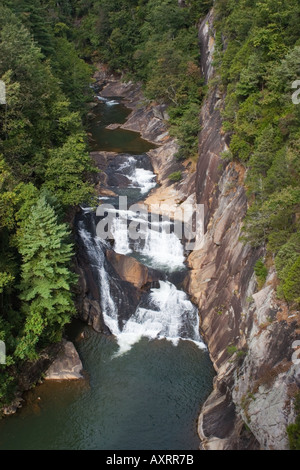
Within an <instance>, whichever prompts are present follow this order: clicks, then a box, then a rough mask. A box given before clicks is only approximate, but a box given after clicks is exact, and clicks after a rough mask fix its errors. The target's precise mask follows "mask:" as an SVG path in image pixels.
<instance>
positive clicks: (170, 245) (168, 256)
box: [140, 227, 185, 271]
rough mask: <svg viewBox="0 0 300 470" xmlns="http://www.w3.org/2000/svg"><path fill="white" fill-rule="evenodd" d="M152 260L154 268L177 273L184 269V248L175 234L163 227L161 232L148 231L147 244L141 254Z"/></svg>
mask: <svg viewBox="0 0 300 470" xmlns="http://www.w3.org/2000/svg"><path fill="white" fill-rule="evenodd" d="M140 253H141V254H142V255H143V256H146V257H148V258H150V259H152V263H151V264H152V266H153V267H156V268H159V269H161V268H165V269H167V270H168V271H176V270H178V269H182V268H184V260H185V258H184V254H183V246H182V244H181V241H180V240H179V238H178V237H177V236H176V235H175V233H169V232H168V230H165V228H164V227H163V228H162V230H161V231H156V230H150V229H149V230H147V232H146V238H145V244H144V247H143V248H142V250H141V252H140Z"/></svg>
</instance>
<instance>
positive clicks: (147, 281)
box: [106, 250, 161, 289]
mask: <svg viewBox="0 0 300 470" xmlns="http://www.w3.org/2000/svg"><path fill="white" fill-rule="evenodd" d="M106 257H107V259H108V261H109V262H110V263H111V265H112V266H113V268H114V269H115V271H116V272H117V274H118V275H119V276H120V278H121V279H122V280H123V281H126V282H129V283H130V284H133V285H134V286H135V287H136V288H138V289H143V288H147V287H153V286H154V285H156V284H157V282H158V281H159V280H160V279H161V274H160V273H159V272H158V271H156V270H155V269H151V268H147V266H144V265H143V264H141V263H139V261H137V260H136V259H135V258H132V257H131V256H126V255H121V254H118V253H115V252H114V251H113V250H107V252H106Z"/></svg>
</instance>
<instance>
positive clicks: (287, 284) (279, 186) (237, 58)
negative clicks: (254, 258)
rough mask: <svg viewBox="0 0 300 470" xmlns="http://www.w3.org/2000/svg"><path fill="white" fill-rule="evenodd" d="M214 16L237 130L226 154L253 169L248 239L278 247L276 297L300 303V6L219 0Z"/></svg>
mask: <svg viewBox="0 0 300 470" xmlns="http://www.w3.org/2000/svg"><path fill="white" fill-rule="evenodd" d="M215 14H216V21H215V27H216V30H217V34H216V36H217V41H216V47H217V52H216V60H215V61H216V66H217V67H218V68H219V73H220V76H221V80H222V86H223V88H224V89H225V91H226V100H225V109H224V110H223V111H222V114H223V119H224V125H223V128H224V131H226V132H229V133H230V135H231V143H230V147H229V151H228V152H226V155H225V157H226V158H227V159H229V160H237V161H240V162H242V163H243V165H244V166H246V168H247V180H246V184H247V192H248V197H249V202H250V204H249V206H250V207H249V210H248V213H247V217H246V219H245V224H244V233H245V239H246V240H247V241H249V242H250V243H251V244H252V245H253V246H261V245H267V249H268V250H269V251H270V252H272V253H274V255H275V264H276V269H277V272H278V276H279V278H280V281H281V285H280V286H279V289H278V295H279V296H280V297H281V298H284V299H286V300H288V301H289V302H290V303H293V302H295V303H298V301H299V293H298V292H299V289H298V287H297V282H298V281H297V279H298V264H297V256H298V255H299V251H295V252H293V249H294V248H293V247H295V245H294V244H295V234H296V233H297V232H298V231H299V218H298V213H299V202H300V199H299V194H300V193H299V190H300V186H299V181H300V178H299V176H300V174H299V170H300V144H299V138H300V135H299V125H300V106H296V105H294V104H293V103H292V88H291V86H292V83H293V82H294V81H295V80H297V79H299V78H300V54H299V51H300V46H299V41H300V34H299V29H298V28H297V27H296V24H298V23H299V20H300V4H299V2H298V1H297V0H287V1H282V2H276V3H274V2H272V1H271V0H264V1H263V2H256V1H250V0H237V1H236V2H232V1H224V0H217V1H216V2H215ZM224 39H225V41H224ZM225 44H226V47H225ZM281 250H282V251H281ZM292 252H293V253H292ZM279 253H280V254H279ZM295 258H296V259H295ZM282 259H285V262H286V263H285V266H283V265H282ZM262 282H263V277H262V278H261V283H262Z"/></svg>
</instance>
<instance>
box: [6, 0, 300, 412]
mask: <svg viewBox="0 0 300 470" xmlns="http://www.w3.org/2000/svg"><path fill="white" fill-rule="evenodd" d="M181 3H182V5H179V4H178V1H177V0H61V1H60V2H57V1H54V0H48V1H46V0H28V1H25V0H3V1H2V5H1V7H0V10H1V11H0V80H2V81H3V82H4V83H5V85H6V96H7V103H6V105H0V171H1V187H0V302H1V315H0V340H3V341H5V344H6V345H7V353H8V357H7V363H6V365H5V366H4V365H3V366H2V367H1V379H0V402H2V403H5V402H6V401H7V400H8V397H9V396H10V394H11V393H12V391H13V390H14V387H15V378H16V376H17V373H18V370H20V369H21V368H22V365H23V364H24V361H26V360H31V361H32V360H34V359H36V358H37V357H38V354H39V352H40V351H41V350H42V349H43V348H44V347H45V346H46V345H48V344H50V343H52V342H55V341H58V340H59V339H60V338H61V336H62V332H63V328H64V326H65V325H66V324H67V323H68V322H70V319H71V317H72V315H75V314H76V312H75V308H74V299H73V297H74V289H75V286H76V282H77V280H76V276H74V274H73V270H72V262H73V257H74V250H75V247H74V243H73V240H72V233H71V227H70V223H69V222H70V217H71V214H72V210H73V208H74V207H76V205H78V204H80V203H82V202H84V201H85V202H86V201H88V200H92V198H93V195H94V190H93V185H92V184H91V175H92V174H93V171H95V170H94V168H93V166H92V163H91V160H90V158H89V153H88V143H87V140H86V130H85V123H86V113H87V109H88V107H87V103H88V102H89V101H90V100H91V99H92V92H91V88H90V85H91V84H92V76H93V71H94V65H95V64H97V63H100V62H101V63H104V64H106V65H107V66H108V67H109V68H110V69H111V71H113V72H115V73H117V74H122V75H123V76H124V78H125V79H127V80H134V81H139V82H142V83H143V87H144V94H145V97H146V98H147V99H148V100H155V101H157V102H163V103H166V104H167V105H168V113H169V115H170V121H169V126H170V133H171V134H172V135H174V136H175V137H176V138H177V139H178V144H179V146H178V148H179V150H178V153H177V154H176V155H175V158H177V159H179V160H180V159H187V158H191V159H194V160H196V159H197V152H198V139H197V137H198V133H199V130H200V129H199V113H200V108H201V103H202V100H203V98H204V96H205V94H206V92H207V87H206V86H205V85H204V82H203V79H202V77H201V73H200V62H199V59H200V57H199V45H198V36H197V25H198V24H199V21H200V19H202V18H203V17H204V16H205V15H206V13H207V12H208V10H209V9H210V8H211V6H212V4H213V2H212V0H190V1H186V2H181ZM214 7H215V35H216V51H215V56H214V66H215V69H216V75H215V78H214V79H213V82H212V83H211V84H210V85H209V86H211V87H213V86H218V87H219V89H220V91H221V93H222V95H223V96H224V97H225V105H224V109H223V111H222V118H223V129H222V131H223V132H224V133H226V134H227V135H228V136H229V138H230V146H229V150H228V151H226V152H224V154H223V155H222V158H223V159H224V161H225V162H229V161H235V162H238V163H239V164H241V165H242V166H243V167H244V168H245V169H246V172H247V178H246V189H247V195H248V206H249V209H248V214H247V217H246V220H245V224H244V240H245V242H249V243H251V244H252V245H253V246H254V247H257V246H264V247H265V256H264V258H262V259H261V260H260V261H259V262H258V263H257V265H256V267H255V272H256V275H257V278H258V280H259V283H260V285H261V286H262V285H263V284H264V281H265V279H266V276H267V273H268V270H269V269H270V267H271V266H275V268H276V271H277V274H278V279H279V283H278V289H277V295H278V297H279V298H281V299H283V300H284V301H286V302H287V303H288V304H289V306H290V307H291V308H293V307H297V306H299V304H300V231H299V224H300V183H299V181H300V178H299V172H300V157H299V152H300V131H299V129H300V105H295V104H294V103H293V100H292V94H293V92H294V91H295V90H293V89H292V83H293V82H294V81H295V80H297V79H300V31H299V24H300V4H299V2H298V0H280V1H276V2H274V1H272V0H261V1H257V0H238V1H236V0H216V1H215V2H214Z"/></svg>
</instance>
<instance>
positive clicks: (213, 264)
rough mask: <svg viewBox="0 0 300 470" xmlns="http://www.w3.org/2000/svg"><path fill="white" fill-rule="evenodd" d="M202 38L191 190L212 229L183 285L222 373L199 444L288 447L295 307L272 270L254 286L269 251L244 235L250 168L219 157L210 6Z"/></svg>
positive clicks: (222, 141)
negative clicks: (203, 85) (203, 86)
mask: <svg viewBox="0 0 300 470" xmlns="http://www.w3.org/2000/svg"><path fill="white" fill-rule="evenodd" d="M199 40H200V45H201V64H202V72H203V75H204V77H205V80H206V82H207V83H208V85H209V92H208V95H207V98H206V100H205V102H204V104H203V107H202V111H201V117H200V121H201V122H200V124H201V132H200V135H199V159H198V163H197V169H196V178H195V196H196V201H197V203H198V204H204V207H205V220H204V223H205V229H206V232H205V236H204V243H203V246H202V248H201V249H200V250H198V251H194V252H192V253H191V254H190V255H189V258H188V262H189V266H190V268H191V270H190V274H189V279H188V281H187V283H186V289H187V291H188V292H189V294H190V295H191V296H192V299H193V300H194V302H195V303H196V305H197V306H198V308H199V314H200V319H201V329H202V333H203V335H204V338H205V340H206V342H207V345H208V348H209V352H210V356H211V359H212V361H213V364H214V367H215V369H216V371H217V376H216V378H215V381H214V391H213V392H212V394H211V395H210V397H209V398H208V400H207V401H206V403H205V405H204V407H203V409H202V412H201V415H200V418H199V425H198V431H199V435H200V438H201V441H202V445H201V447H202V448H203V449H248V448H250V449H255V448H261V449H287V448H288V439H287V433H286V427H287V425H288V424H290V423H291V422H293V421H294V419H295V415H294V408H293V403H294V396H295V394H296V393H297V391H298V390H299V386H300V367H299V365H296V364H294V363H293V361H292V355H293V352H294V350H293V342H294V341H295V340H296V339H297V338H299V313H297V312H290V311H289V309H288V308H287V305H286V304H285V303H283V302H280V301H278V299H277V298H276V284H277V279H276V273H275V272H274V269H272V268H270V270H269V275H268V278H267V280H266V283H265V285H264V286H263V288H262V289H261V290H259V291H258V288H257V283H256V278H255V274H254V265H255V263H256V261H257V260H258V259H259V258H260V257H261V256H263V255H264V251H263V248H261V249H253V248H251V247H250V246H249V245H245V244H244V243H243V242H242V241H240V237H241V235H242V233H241V229H242V223H243V218H244V216H245V214H246V210H247V198H246V194H245V189H244V185H243V182H244V178H245V169H244V168H243V167H242V166H241V165H239V164H237V163H229V164H225V163H224V161H222V159H221V154H222V152H223V151H224V150H226V149H227V145H228V143H229V141H228V137H227V136H226V135H224V133H223V132H222V121H221V114H220V109H221V108H222V105H223V101H224V96H222V95H221V94H220V93H219V91H218V88H217V86H216V85H210V79H211V77H213V75H214V70H213V65H212V57H213V51H214V29H213V11H211V12H210V13H209V15H208V16H207V17H206V18H205V20H204V21H203V22H202V23H201V25H200V28H199ZM187 196H189V197H190V194H188V195H187ZM294 362H295V361H294Z"/></svg>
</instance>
